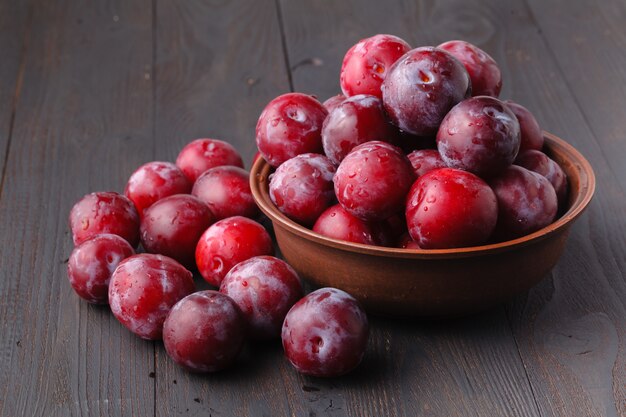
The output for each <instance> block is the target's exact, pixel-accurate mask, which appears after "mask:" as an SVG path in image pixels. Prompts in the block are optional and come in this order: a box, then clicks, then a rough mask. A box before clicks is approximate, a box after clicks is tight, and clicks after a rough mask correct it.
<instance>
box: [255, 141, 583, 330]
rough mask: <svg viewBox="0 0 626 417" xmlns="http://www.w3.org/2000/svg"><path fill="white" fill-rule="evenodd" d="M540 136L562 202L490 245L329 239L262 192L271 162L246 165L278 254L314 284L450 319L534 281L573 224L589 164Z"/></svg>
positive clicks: (390, 310) (382, 306)
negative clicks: (517, 233)
mask: <svg viewBox="0 0 626 417" xmlns="http://www.w3.org/2000/svg"><path fill="white" fill-rule="evenodd" d="M544 137H545V151H546V153H547V154H548V155H550V157H551V158H552V159H554V160H555V161H556V162H557V163H558V164H559V165H560V166H561V168H562V169H563V170H564V171H565V173H566V174H567V177H568V179H569V187H570V192H569V198H568V201H567V206H566V208H565V209H564V210H563V213H561V214H560V216H559V217H558V218H557V219H556V220H555V221H554V222H553V223H552V224H550V225H548V226H546V227H544V228H543V229H541V230H538V231H536V232H534V233H531V234H529V235H526V236H523V237H520V238H517V239H514V240H509V241H506V242H501V243H496V244H488V245H483V246H474V247H466V248H456V249H434V250H432V249H431V250H424V249H399V248H387V247H379V246H370V245H364V244H357V243H350V242H345V241H341V240H336V239H331V238H327V237H324V236H321V235H319V234H317V233H315V232H313V231H312V230H309V229H307V228H305V227H303V226H301V225H299V224H297V223H295V222H294V221H292V220H290V219H289V218H287V217H286V216H285V215H284V214H282V213H281V212H280V211H279V210H278V209H277V208H276V207H275V206H274V204H273V203H272V201H271V199H270V196H269V193H268V185H269V179H268V177H269V175H270V174H271V172H272V168H271V166H270V165H269V164H268V163H267V162H265V161H264V160H263V159H262V158H259V159H258V160H257V161H256V162H255V164H254V166H253V167H252V170H251V175H250V183H251V188H252V193H253V196H254V199H255V201H256V203H257V204H258V205H259V207H260V208H261V210H262V211H263V212H264V213H265V214H266V215H267V216H268V217H269V219H270V220H271V221H272V223H273V226H274V231H275V234H276V241H277V243H278V246H279V248H280V250H281V252H282V254H283V256H284V258H285V260H286V261H287V262H288V263H289V264H290V265H292V266H293V268H294V269H295V270H296V271H297V272H298V274H299V275H300V276H301V277H303V278H304V279H306V280H308V281H309V282H311V283H312V284H313V285H315V286H319V287H326V286H330V287H336V288H339V289H342V290H344V291H346V292H348V293H350V294H352V295H353V296H354V297H356V298H357V299H358V300H359V301H360V302H362V303H363V305H364V306H365V308H366V309H367V311H368V312H370V313H373V314H378V315H385V316H392V317H407V318H408V317H413V318H445V317H456V316H462V315H467V314H471V313H475V312H478V311H481V310H485V309H488V308H491V307H494V306H496V305H498V304H501V303H503V302H506V301H508V300H510V299H511V298H512V297H514V296H515V295H517V294H520V293H522V292H524V291H527V290H529V289H530V288H531V287H533V286H534V285H535V284H537V283H538V282H539V281H540V280H541V279H542V278H543V277H545V276H546V274H547V273H548V272H550V270H552V268H553V267H554V265H555V264H556V263H557V261H558V259H559V257H560V256H561V254H562V252H563V249H564V247H565V242H566V240H567V237H568V235H569V231H570V228H571V226H572V224H573V223H574V221H575V220H576V219H577V218H578V217H579V216H580V215H581V214H582V212H583V211H584V210H585V208H586V207H587V206H588V204H589V202H590V201H591V198H592V196H593V193H594V190H595V176H594V173H593V169H592V168H591V165H590V164H589V162H587V160H586V159H585V158H584V157H583V156H582V155H581V154H580V153H579V152H578V151H577V150H576V149H574V147H572V146H571V145H569V144H568V143H567V142H565V141H564V140H562V139H560V138H558V137H556V136H554V135H552V134H550V133H546V132H544Z"/></svg>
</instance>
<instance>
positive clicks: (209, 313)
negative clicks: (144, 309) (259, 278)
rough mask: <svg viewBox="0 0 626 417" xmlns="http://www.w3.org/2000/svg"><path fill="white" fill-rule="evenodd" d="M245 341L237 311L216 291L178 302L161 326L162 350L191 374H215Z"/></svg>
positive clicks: (239, 349)
mask: <svg viewBox="0 0 626 417" xmlns="http://www.w3.org/2000/svg"><path fill="white" fill-rule="evenodd" d="M244 340H245V322H244V320H243V318H242V317H241V313H240V311H239V308H238V307H237V305H236V304H235V302H234V301H233V300H232V299H231V298H230V297H228V296H226V295H224V294H221V293H219V292H217V291H199V292H196V293H194V294H191V295H188V296H187V297H185V298H183V299H182V300H180V301H179V302H178V303H176V305H175V306H174V307H173V308H172V311H170V314H169V315H168V316H167V319H166V320H165V324H164V325H163V344H164V345H165V351H166V352H167V354H168V355H169V356H170V358H172V359H173V360H174V362H176V363H177V364H178V365H180V366H182V367H183V368H185V369H187V370H189V371H191V372H216V371H220V370H222V369H224V368H226V367H228V366H229V365H230V364H232V363H233V361H234V360H235V358H236V357H237V355H238V354H239V352H240V351H241V348H242V346H243V343H244Z"/></svg>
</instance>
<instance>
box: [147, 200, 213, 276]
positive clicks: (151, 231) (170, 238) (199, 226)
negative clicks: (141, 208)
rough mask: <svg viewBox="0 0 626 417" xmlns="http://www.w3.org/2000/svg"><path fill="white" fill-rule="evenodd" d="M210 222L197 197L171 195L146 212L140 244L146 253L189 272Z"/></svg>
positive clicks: (210, 217) (210, 219) (207, 209)
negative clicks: (169, 259) (173, 261)
mask: <svg viewBox="0 0 626 417" xmlns="http://www.w3.org/2000/svg"><path fill="white" fill-rule="evenodd" d="M213 222H214V218H213V215H212V214H211V211H210V210H209V208H208V207H207V206H206V204H204V203H203V202H202V201H200V200H198V199H197V198H196V197H194V196H192V195H188V194H177V195H172V196H169V197H166V198H164V199H162V200H159V201H157V202H156V203H154V204H153V205H152V206H150V208H148V210H146V212H145V215H144V216H143V219H142V220H141V244H142V245H143V247H144V249H145V250H146V252H150V253H160V254H161V255H165V256H169V257H170V258H173V259H175V260H177V261H178V262H180V263H181V264H183V265H185V266H186V267H187V268H192V267H193V266H194V259H195V251H196V244H197V243H198V239H200V235H202V233H203V232H204V231H205V230H206V229H207V227H209V226H210V225H211V224H212V223H213Z"/></svg>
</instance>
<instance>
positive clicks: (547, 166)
mask: <svg viewBox="0 0 626 417" xmlns="http://www.w3.org/2000/svg"><path fill="white" fill-rule="evenodd" d="M515 165H519V166H521V167H524V168H526V169H528V170H530V171H533V172H536V173H537V174H541V175H543V176H544V177H546V179H547V180H548V181H550V183H551V184H552V186H553V187H554V191H556V197H557V200H558V203H559V207H565V205H566V203H567V175H565V172H564V171H563V169H562V168H561V167H560V166H559V164H557V163H556V162H555V161H554V160H553V159H550V157H548V155H546V154H545V153H543V152H541V151H537V150H534V149H528V150H526V151H524V152H520V154H519V155H517V159H516V160H515Z"/></svg>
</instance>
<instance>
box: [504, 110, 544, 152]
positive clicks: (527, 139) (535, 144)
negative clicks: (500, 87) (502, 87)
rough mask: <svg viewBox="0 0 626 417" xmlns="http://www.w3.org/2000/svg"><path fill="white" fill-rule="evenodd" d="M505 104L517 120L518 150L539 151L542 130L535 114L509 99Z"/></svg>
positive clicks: (541, 144) (541, 143) (541, 142)
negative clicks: (519, 139)
mask: <svg viewBox="0 0 626 417" xmlns="http://www.w3.org/2000/svg"><path fill="white" fill-rule="evenodd" d="M506 105H507V106H508V107H509V109H511V111H512V112H513V114H515V117H517V120H518V122H519V126H520V134H521V143H520V147H519V150H520V152H521V151H525V150H528V149H535V150H538V151H540V150H541V149H542V148H543V142H544V139H543V132H542V131H541V127H539V123H537V119H535V116H533V114H532V113H531V112H530V111H529V110H528V109H527V108H526V107H524V106H522V105H521V104H517V103H515V102H513V101H511V100H507V101H506Z"/></svg>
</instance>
